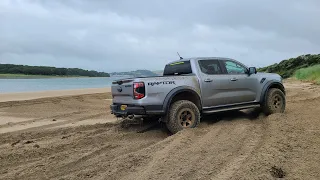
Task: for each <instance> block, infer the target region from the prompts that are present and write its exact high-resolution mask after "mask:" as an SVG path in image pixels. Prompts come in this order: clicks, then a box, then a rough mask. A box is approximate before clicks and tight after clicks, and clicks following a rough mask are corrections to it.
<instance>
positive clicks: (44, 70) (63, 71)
mask: <svg viewBox="0 0 320 180" xmlns="http://www.w3.org/2000/svg"><path fill="white" fill-rule="evenodd" d="M0 74H8V76H9V75H10V74H14V75H15V76H17V75H40V76H86V77H110V75H109V74H108V73H105V72H97V71H88V70H84V69H79V68H56V67H49V66H27V65H15V64H0Z"/></svg>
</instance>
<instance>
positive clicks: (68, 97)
mask: <svg viewBox="0 0 320 180" xmlns="http://www.w3.org/2000/svg"><path fill="white" fill-rule="evenodd" d="M285 87H286V92H287V108H286V112H285V113H283V114H273V115H270V116H267V117H266V116H265V115H263V114H262V113H261V112H260V111H259V109H252V110H245V111H239V112H234V113H217V114H214V115H212V116H209V117H204V118H203V119H201V123H200V125H199V127H197V128H194V129H186V130H183V131H181V132H179V133H177V134H174V135H172V134H170V133H168V131H167V130H166V129H165V128H164V127H163V126H162V125H160V124H159V125H157V126H155V127H153V128H151V129H149V130H147V131H145V132H142V133H138V132H137V130H138V129H140V128H141V127H143V126H145V124H127V123H124V121H121V120H117V119H116V118H114V116H113V115H112V114H110V110H109V105H110V103H111V102H112V99H111V98H112V97H111V93H110V88H97V89H80V90H62V91H60V90H59V91H42V92H28V93H27V92H25V93H10V94H0V101H1V102H0V136H1V138H0V161H1V163H0V179H7V180H9V179H32V180H36V179H59V180H60V179H61V180H62V179H142V180H144V179H275V177H277V176H281V175H284V177H285V179H320V172H319V167H320V162H319V159H320V123H319V121H320V118H319V117H320V87H319V86H316V85H313V84H311V83H303V82H300V81H296V80H292V79H288V80H286V81H285Z"/></svg>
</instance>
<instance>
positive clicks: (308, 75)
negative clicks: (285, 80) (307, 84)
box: [295, 64, 320, 85]
mask: <svg viewBox="0 0 320 180" xmlns="http://www.w3.org/2000/svg"><path fill="white" fill-rule="evenodd" d="M295 77H296V78H297V79H299V80H303V81H311V82H313V83H316V84H319V85H320V64H319V65H315V66H311V67H307V68H302V69H299V70H297V71H296V72H295Z"/></svg>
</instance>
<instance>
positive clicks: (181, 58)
mask: <svg viewBox="0 0 320 180" xmlns="http://www.w3.org/2000/svg"><path fill="white" fill-rule="evenodd" d="M177 54H178V56H179V57H180V60H181V59H183V58H182V57H181V56H180V54H179V53H178V52H177Z"/></svg>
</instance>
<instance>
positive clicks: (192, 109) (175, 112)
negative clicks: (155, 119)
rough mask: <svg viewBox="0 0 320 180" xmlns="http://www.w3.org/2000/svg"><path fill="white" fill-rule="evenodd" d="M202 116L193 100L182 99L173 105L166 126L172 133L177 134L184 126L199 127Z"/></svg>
mask: <svg viewBox="0 0 320 180" xmlns="http://www.w3.org/2000/svg"><path fill="white" fill-rule="evenodd" d="M200 117H201V115H200V111H199V109H198V107H197V106H196V105H195V104H194V103H193V102H191V101H187V100H180V101H177V102H174V103H173V104H172V105H171V107H170V109H169V112H168V114H167V122H166V126H167V128H168V130H169V131H170V132H171V133H173V134H175V133H177V132H179V131H181V130H183V129H184V128H195V127H197V126H198V124H199V123H200ZM183 119H186V120H183ZM184 126H185V127H184Z"/></svg>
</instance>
